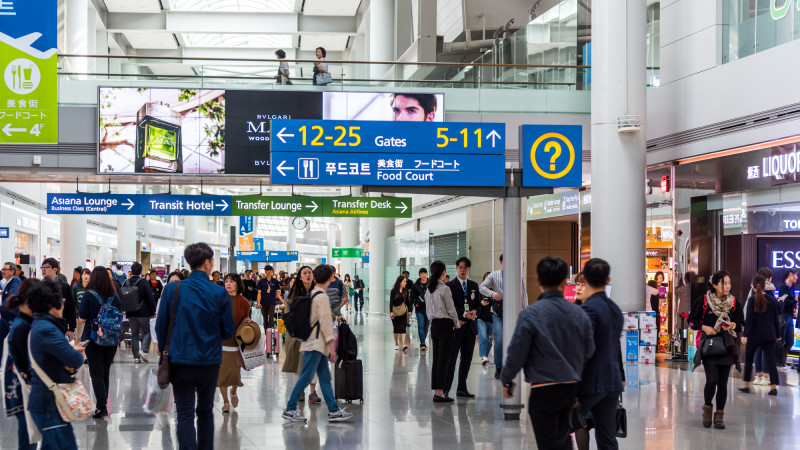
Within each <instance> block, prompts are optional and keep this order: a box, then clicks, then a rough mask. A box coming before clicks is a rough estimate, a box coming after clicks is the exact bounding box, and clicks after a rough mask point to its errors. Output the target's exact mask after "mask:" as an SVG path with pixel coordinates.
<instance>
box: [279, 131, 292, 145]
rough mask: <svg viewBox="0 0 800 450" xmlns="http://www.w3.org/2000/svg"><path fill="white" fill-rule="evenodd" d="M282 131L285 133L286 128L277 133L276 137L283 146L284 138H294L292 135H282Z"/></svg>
mask: <svg viewBox="0 0 800 450" xmlns="http://www.w3.org/2000/svg"><path fill="white" fill-rule="evenodd" d="M284 131H286V127H283V128H282V129H281V131H278V134H277V136H278V139H280V140H281V142H283V143H284V144H285V143H286V139H284V138H285V137H294V134H288V133H284Z"/></svg>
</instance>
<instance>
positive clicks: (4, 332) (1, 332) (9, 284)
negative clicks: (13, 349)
mask: <svg viewBox="0 0 800 450" xmlns="http://www.w3.org/2000/svg"><path fill="white" fill-rule="evenodd" d="M16 268H17V267H16V264H14V263H10V262H9V263H5V264H3V269H2V275H3V280H5V282H6V284H5V285H3V290H2V303H0V360H2V359H3V345H2V342H3V341H4V340H5V338H6V336H8V332H9V330H11V322H12V321H13V320H14V316H15V314H14V313H12V312H11V311H9V310H8V308H6V300H8V297H10V296H12V295H13V294H16V293H17V291H19V285H20V283H22V282H21V281H20V279H19V278H18V277H16V276H15V275H14V274H15V273H16Z"/></svg>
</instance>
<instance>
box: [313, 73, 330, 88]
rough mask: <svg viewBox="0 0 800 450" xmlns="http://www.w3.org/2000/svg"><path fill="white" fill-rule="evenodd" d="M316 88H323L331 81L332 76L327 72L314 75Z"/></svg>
mask: <svg viewBox="0 0 800 450" xmlns="http://www.w3.org/2000/svg"><path fill="white" fill-rule="evenodd" d="M316 80H317V86H325V85H326V84H328V83H331V82H332V81H333V75H331V73H330V72H328V71H327V70H326V71H325V72H320V73H318V74H317V75H316Z"/></svg>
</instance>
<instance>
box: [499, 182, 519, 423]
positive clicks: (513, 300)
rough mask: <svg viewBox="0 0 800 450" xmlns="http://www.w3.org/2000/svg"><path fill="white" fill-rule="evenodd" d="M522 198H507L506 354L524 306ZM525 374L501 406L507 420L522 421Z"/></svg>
mask: <svg viewBox="0 0 800 450" xmlns="http://www.w3.org/2000/svg"><path fill="white" fill-rule="evenodd" d="M522 211H523V208H522V200H521V199H520V198H519V197H509V198H505V199H503V342H502V345H503V356H504V357H507V355H508V344H509V343H510V342H511V338H512V337H513V336H514V329H515V328H516V327H517V316H519V313H520V311H521V309H522V302H523V297H522V246H523V243H522V226H521V222H522ZM521 380H522V377H521V375H519V374H518V375H517V377H516V378H515V380H514V382H515V383H516V384H517V389H515V390H514V395H513V397H512V398H505V397H504V398H503V401H502V404H501V408H503V415H504V418H505V420H519V416H520V411H521V409H522V401H521V400H522V393H521V391H522V381H521Z"/></svg>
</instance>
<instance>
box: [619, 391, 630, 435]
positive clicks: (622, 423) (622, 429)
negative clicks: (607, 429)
mask: <svg viewBox="0 0 800 450" xmlns="http://www.w3.org/2000/svg"><path fill="white" fill-rule="evenodd" d="M617 437H619V438H626V437H628V412H627V411H625V408H624V407H623V406H622V394H619V403H617Z"/></svg>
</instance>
